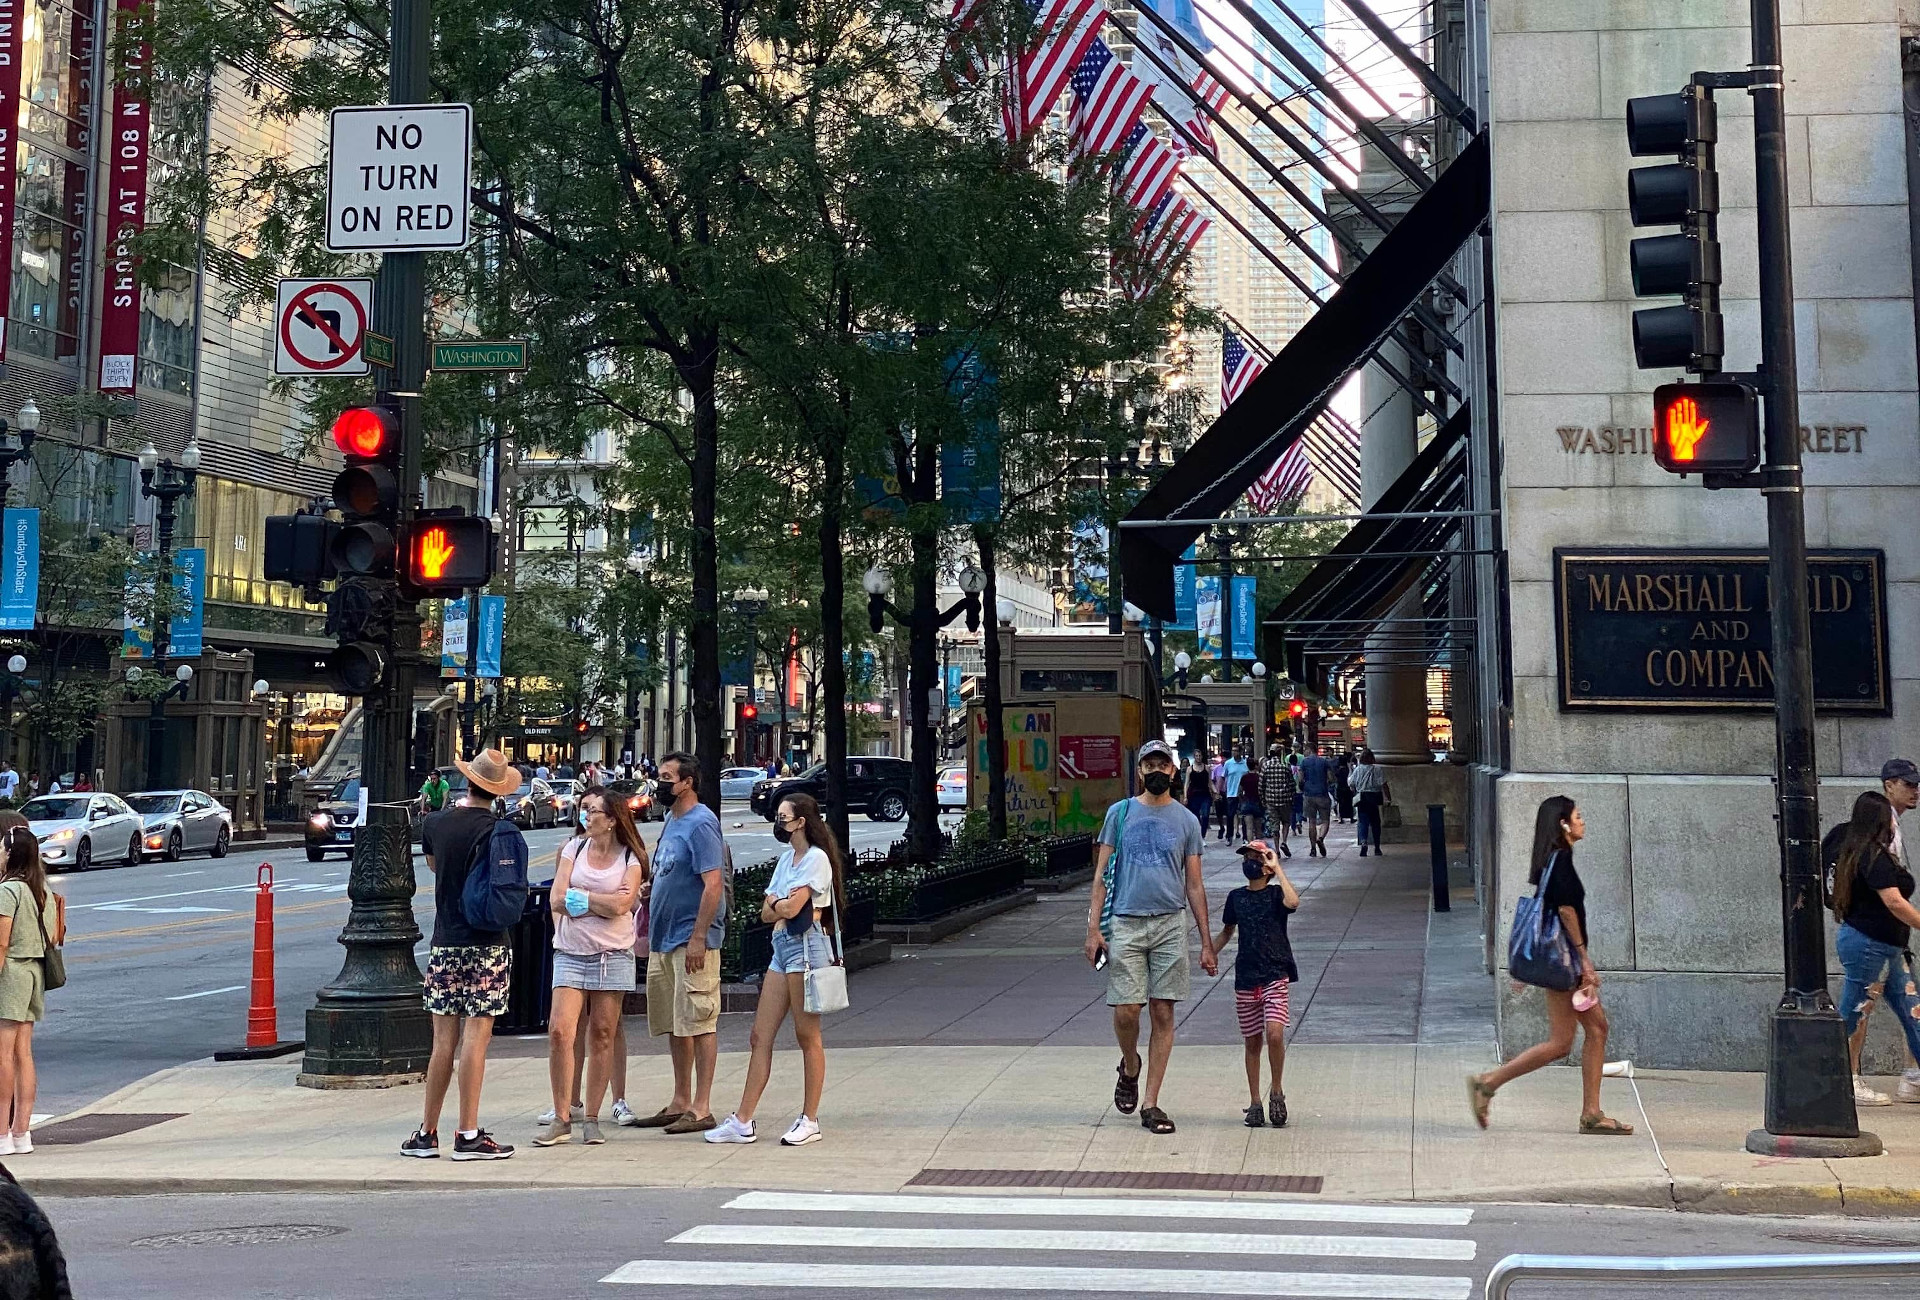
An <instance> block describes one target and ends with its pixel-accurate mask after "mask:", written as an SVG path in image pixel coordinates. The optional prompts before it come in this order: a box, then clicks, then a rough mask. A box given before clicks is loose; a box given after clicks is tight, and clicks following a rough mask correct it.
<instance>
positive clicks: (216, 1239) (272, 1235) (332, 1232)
mask: <svg viewBox="0 0 1920 1300" xmlns="http://www.w3.org/2000/svg"><path fill="white" fill-rule="evenodd" d="M345 1231H346V1229H345V1228H336V1227H333V1226H332V1225H330V1224H325V1223H255V1224H249V1225H246V1226H244V1227H238V1228H193V1229H191V1230H189V1231H187V1232H163V1233H160V1234H159V1235H158V1236H153V1237H136V1238H135V1239H134V1240H133V1241H131V1242H129V1243H128V1244H129V1245H133V1246H162V1247H164V1246H271V1245H274V1244H275V1243H277V1242H282V1241H311V1240H313V1239H314V1238H316V1237H337V1236H339V1235H340V1234H341V1233H343V1232H345Z"/></svg>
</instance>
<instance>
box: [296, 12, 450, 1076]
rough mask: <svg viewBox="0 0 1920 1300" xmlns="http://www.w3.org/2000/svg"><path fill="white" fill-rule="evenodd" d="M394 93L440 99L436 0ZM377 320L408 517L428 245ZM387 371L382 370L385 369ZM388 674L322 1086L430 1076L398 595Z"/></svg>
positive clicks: (403, 42) (386, 273)
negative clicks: (434, 64)
mask: <svg viewBox="0 0 1920 1300" xmlns="http://www.w3.org/2000/svg"><path fill="white" fill-rule="evenodd" d="M391 36H392V48H393V55H392V65H391V71H390V74H389V83H388V94H387V99H388V102H389V103H392V104H421V103H427V102H430V100H431V96H432V88H431V85H430V84H429V81H428V73H429V65H430V60H431V54H432V49H433V15H432V8H431V0H393V19H392V26H391ZM373 316H374V322H375V326H374V328H375V329H376V330H377V331H378V332H380V333H382V334H385V335H386V336H387V337H388V338H390V339H392V340H393V368H392V369H391V370H389V371H386V372H384V373H383V375H382V379H381V381H380V382H381V393H382V395H383V396H386V397H389V398H391V399H393V400H395V401H397V402H398V403H399V407H400V412H401V422H400V430H401V449H402V452H401V472H400V508H399V515H400V522H401V523H403V524H404V523H405V522H407V521H408V520H409V519H411V518H412V517H413V515H414V513H415V507H416V504H417V503H416V501H415V497H416V495H417V493H418V491H419V483H420V449H421V429H420V389H421V387H422V386H423V385H424V384H425V383H426V377H427V341H426V255H425V254H424V253H387V254H384V255H383V256H382V258H381V261H380V278H379V281H378V283H377V284H376V286H375V289H374V302H373ZM376 373H381V372H376ZM389 649H390V653H389V654H388V657H387V666H386V671H385V672H384V673H383V674H382V675H381V678H380V682H379V684H378V685H377V686H375V687H374V688H373V689H372V690H370V691H369V692H367V694H366V695H364V696H363V697H362V699H361V704H362V727H363V728H364V731H363V735H364V738H365V739H364V746H365V748H364V751H363V756H362V759H361V772H360V776H361V781H362V783H363V784H364V785H365V787H366V791H367V817H366V821H365V823H364V824H363V825H362V826H361V827H360V829H359V831H358V833H357V834H356V835H355V837H354V845H353V866H352V869H351V871H350V873H349V875H348V879H347V897H348V899H349V900H350V901H351V904H352V906H351V910H350V911H349V912H348V915H347V924H346V927H345V928H344V929H343V930H342V931H341V932H340V942H341V944H342V945H344V946H345V948H346V950H347V955H346V959H345V961H344V962H343V963H342V965H341V968H340V973H339V974H338V975H337V976H335V977H334V979H333V982H332V983H331V984H329V985H327V986H326V987H325V988H323V989H321V990H320V996H319V999H318V1001H317V1002H316V1003H315V1004H314V1006H313V1007H312V1008H311V1009H310V1010H309V1011H308V1012H307V1054H306V1060H305V1064H304V1065H303V1067H302V1071H301V1074H300V1082H301V1083H302V1084H303V1085H305V1086H307V1087H316V1088H354V1087H383V1086H386V1085H389V1084H394V1083H408V1082H414V1081H417V1080H419V1079H422V1078H424V1077H425V1076H426V1068H427V1058H428V1056H429V1055H430V1054H431V1049H432V1039H433V1031H432V1025H431V1022H430V1021H429V1019H428V1016H427V1013H426V1008H425V1006H424V1005H423V1004H422V1002H421V996H420V968H419V966H418V964H417V963H416V962H415V961H414V957H413V949H414V945H416V944H417V943H419V942H420V927H419V926H418V925H417V924H415V922H414V919H413V895H414V887H415V886H414V872H413V848H412V844H411V841H410V837H409V835H408V822H407V809H406V807H405V803H406V800H407V798H408V796H409V795H411V794H412V793H413V792H412V791H411V790H409V789H408V788H407V752H408V746H409V742H410V739H411V736H410V726H411V722H412V711H413V710H412V705H413V688H414V681H415V677H416V674H417V673H418V670H419V660H420V611H419V606H418V605H417V604H416V603H415V602H414V601H412V600H408V599H400V600H398V601H397V602H396V604H395V615H394V621H393V644H392V646H391V647H390V648H389Z"/></svg>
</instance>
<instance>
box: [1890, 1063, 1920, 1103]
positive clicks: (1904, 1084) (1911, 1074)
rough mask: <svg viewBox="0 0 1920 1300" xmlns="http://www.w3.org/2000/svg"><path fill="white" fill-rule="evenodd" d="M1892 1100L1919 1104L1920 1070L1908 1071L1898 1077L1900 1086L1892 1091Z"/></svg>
mask: <svg viewBox="0 0 1920 1300" xmlns="http://www.w3.org/2000/svg"><path fill="white" fill-rule="evenodd" d="M1893 1099H1894V1100H1895V1101H1904V1102H1908V1103H1912V1104H1920V1070H1908V1071H1907V1072H1906V1073H1905V1074H1903V1075H1901V1076H1900V1086H1899V1087H1897V1088H1895V1089H1894V1090H1893Z"/></svg>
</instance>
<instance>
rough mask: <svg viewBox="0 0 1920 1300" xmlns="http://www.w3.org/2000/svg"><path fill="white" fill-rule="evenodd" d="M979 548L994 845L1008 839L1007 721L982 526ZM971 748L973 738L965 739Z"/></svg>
mask: <svg viewBox="0 0 1920 1300" xmlns="http://www.w3.org/2000/svg"><path fill="white" fill-rule="evenodd" d="M973 539H974V542H975V543H976V544H977V545H978V546H979V548H980V571H981V572H982V573H984V574H986V575H987V586H986V590H984V591H983V592H981V599H982V601H984V602H985V604H986V609H985V610H984V611H983V613H982V618H983V620H984V621H985V623H986V629H987V633H986V636H985V638H984V639H983V641H982V647H983V648H984V649H985V651H986V656H987V669H986V680H985V681H984V682H983V683H982V685H983V686H984V688H985V690H984V698H983V700H982V702H981V708H982V709H983V710H984V711H985V712H986V715H987V771H986V781H987V833H988V835H990V836H991V837H992V838H993V839H994V840H995V841H996V842H997V841H1000V840H1004V839H1006V838H1007V719H1006V714H1005V712H1004V711H1003V710H1004V702H1003V700H1002V698H1001V694H1000V595H999V593H1000V572H999V569H998V568H997V567H996V561H997V559H998V554H997V548H996V546H995V538H994V535H993V530H992V529H991V528H987V527H985V526H982V527H979V528H975V529H974V530H973ZM967 740H968V743H969V744H971V743H972V740H973V737H972V736H971V735H969V736H968V737H967Z"/></svg>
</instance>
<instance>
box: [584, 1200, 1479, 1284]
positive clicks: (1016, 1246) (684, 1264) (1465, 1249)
mask: <svg viewBox="0 0 1920 1300" xmlns="http://www.w3.org/2000/svg"><path fill="white" fill-rule="evenodd" d="M721 1208H722V1209H723V1210H725V1211H728V1212H730V1217H729V1221H728V1222H724V1223H703V1224H698V1225H695V1226H694V1227H691V1228H688V1229H686V1230H685V1231H683V1232H680V1233H677V1234H675V1235H674V1236H671V1237H669V1238H667V1239H666V1241H665V1242H663V1243H662V1244H663V1245H664V1246H667V1247H681V1248H684V1249H683V1250H681V1251H680V1252H679V1253H677V1254H676V1255H675V1256H674V1257H670V1258H656V1259H636V1260H633V1261H631V1262H630V1263H627V1264H623V1265H621V1266H620V1267H619V1268H617V1269H615V1270H614V1271H613V1272H612V1273H609V1274H608V1275H607V1276H606V1277H604V1278H602V1279H601V1281H603V1282H608V1283H615V1284H623V1285H629V1286H648V1287H662V1286H671V1287H698V1288H717V1287H724V1288H732V1289H734V1290H736V1291H740V1290H746V1291H753V1290H767V1291H781V1290H793V1289H801V1290H850V1291H860V1290H888V1291H901V1292H905V1291H1046V1292H1056V1293H1062V1294H1075V1293H1088V1294H1100V1293H1106V1294H1113V1293H1122V1292H1133V1293H1143V1294H1153V1293H1156V1292H1157V1293H1160V1294H1164V1295H1263V1296H1303V1297H1340V1298H1343V1300H1467V1298H1468V1297H1469V1296H1470V1295H1471V1294H1472V1291H1473V1284H1474V1283H1473V1276H1472V1273H1471V1265H1472V1263H1473V1261H1474V1258H1475V1255H1476V1252H1477V1243H1475V1241H1474V1240H1473V1239H1472V1238H1471V1237H1468V1236H1465V1235H1464V1234H1463V1233H1462V1232H1461V1230H1462V1229H1466V1228H1468V1227H1470V1226H1471V1224H1472V1222H1473V1210H1472V1209H1471V1208H1470V1207H1466V1206H1450V1205H1435V1206H1413V1205H1339V1204H1331V1203H1323V1202H1317V1201H1304V1200H1301V1201H1259V1200H1188V1199H1184V1198H1182V1199H1172V1198H1167V1199H1147V1198H1139V1199H1136V1198H1131V1197H1055V1196H941V1195H929V1196H915V1195H864V1194H853V1193H832V1192H743V1193H741V1194H740V1195H738V1196H735V1197H734V1198H733V1199H732V1200H730V1201H728V1202H727V1203H726V1204H725V1205H724V1206H722V1207H721ZM908 1215H911V1216H915V1217H916V1218H917V1219H919V1220H921V1221H920V1222H917V1223H914V1224H911V1225H906V1224H901V1223H900V1222H899V1217H900V1216H908ZM987 1219H994V1220H1010V1221H1012V1222H1010V1223H998V1224H993V1225H991V1226H989V1225H987V1224H985V1223H983V1222H982V1220H987ZM1048 1219H1051V1220H1055V1221H1056V1222H1054V1223H1051V1224H1041V1223H1035V1222H1034V1221H1035V1220H1048ZM1021 1221H1025V1223H1024V1224H1023V1223H1022V1222H1021ZM1149 1221H1157V1222H1149ZM1175 1224H1185V1225H1190V1226H1189V1227H1187V1228H1185V1229H1175V1228H1174V1227H1173V1225H1175ZM1422 1228H1424V1229H1428V1230H1430V1231H1429V1232H1427V1233H1424V1234H1422V1233H1416V1232H1414V1231H1412V1230H1413V1229H1422ZM1363 1229H1364V1230H1367V1231H1361V1230H1363ZM1431 1230H1440V1231H1431ZM1449 1230H1450V1231H1449ZM662 1253H663V1254H664V1253H665V1252H662ZM1065 1254H1071V1255H1073V1256H1074V1257H1075V1258H1074V1259H1073V1261H1072V1262H1071V1263H1068V1262H1066V1261H1064V1260H1063V1259H1062V1256H1063V1255H1065ZM1175 1255H1178V1256H1183V1257H1185V1258H1184V1259H1182V1260H1180V1261H1178V1262H1177V1263H1176V1262H1175V1261H1172V1260H1166V1261H1165V1264H1166V1266H1160V1263H1159V1261H1156V1259H1155V1258H1154V1257H1156V1256H1157V1257H1162V1258H1163V1259H1164V1257H1167V1256H1175ZM1207 1256H1215V1257H1221V1262H1222V1263H1227V1262H1232V1263H1235V1264H1237V1265H1239V1266H1237V1267H1225V1268H1206V1267H1196V1266H1195V1264H1196V1261H1198V1260H1200V1259H1202V1258H1203V1257H1207ZM1254 1261H1258V1264H1259V1266H1250V1265H1252V1264H1253V1262H1254ZM1304 1261H1315V1263H1313V1264H1311V1265H1304V1266H1303V1262H1304ZM1365 1263H1372V1264H1374V1265H1375V1267H1373V1268H1371V1269H1368V1270H1367V1271H1346V1270H1348V1269H1351V1268H1353V1267H1354V1266H1355V1265H1360V1264H1365ZM1394 1265H1402V1266H1406V1267H1409V1268H1412V1269H1415V1270H1417V1271H1409V1272H1399V1271H1390V1270H1392V1269H1393V1266H1394ZM1449 1266H1452V1267H1451V1268H1449ZM1326 1269H1336V1270H1340V1271H1323V1270H1326Z"/></svg>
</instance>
